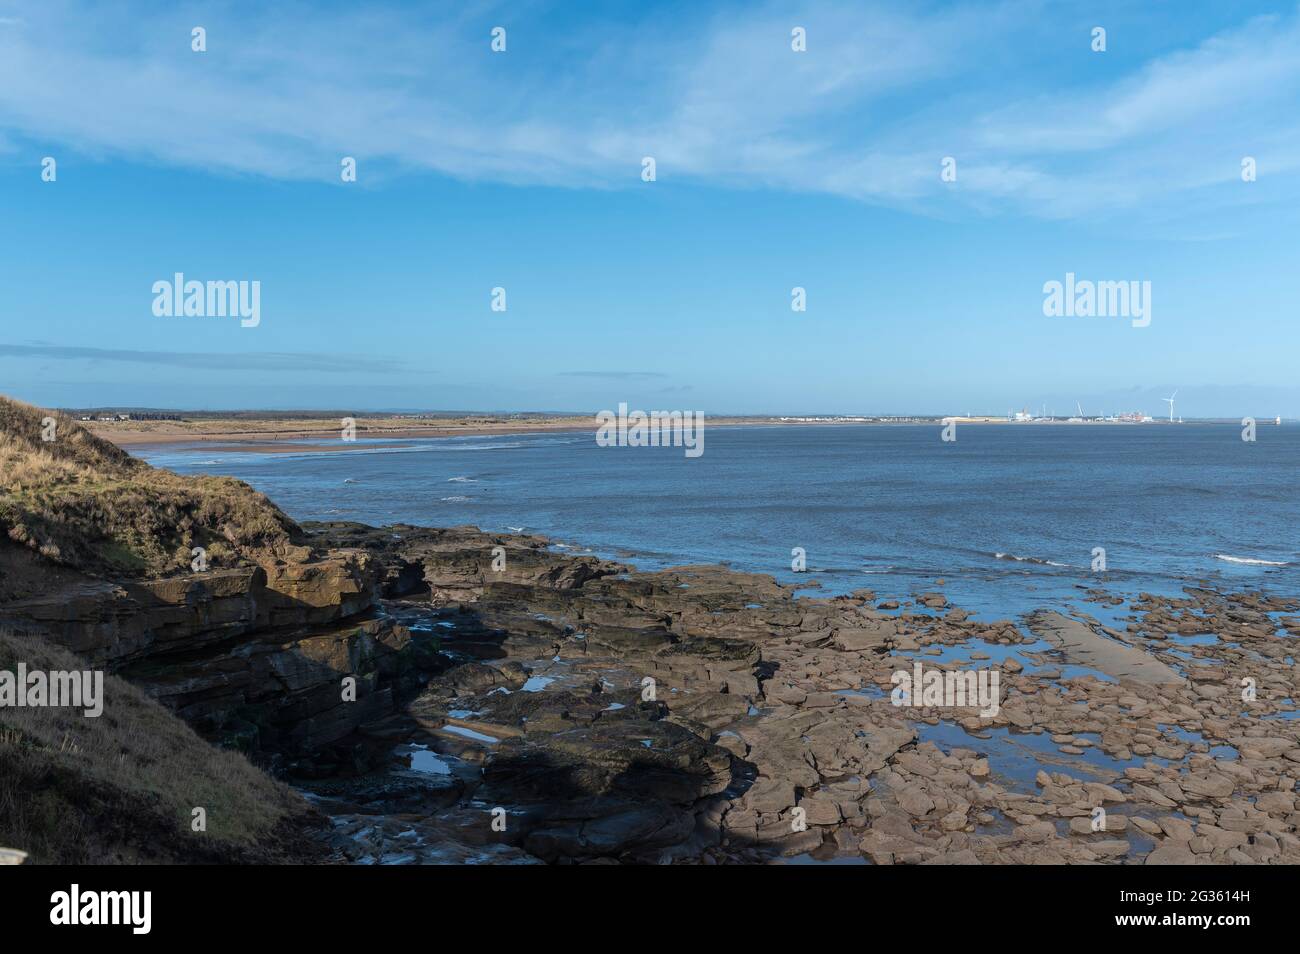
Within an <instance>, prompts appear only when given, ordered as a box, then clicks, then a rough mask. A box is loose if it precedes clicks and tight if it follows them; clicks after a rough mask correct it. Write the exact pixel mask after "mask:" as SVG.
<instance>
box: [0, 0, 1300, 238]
mask: <svg viewBox="0 0 1300 954" xmlns="http://www.w3.org/2000/svg"><path fill="white" fill-rule="evenodd" d="M146 9H147V12H142V10H141V7H140V5H139V4H130V5H125V4H117V5H105V4H99V3H95V4H91V3H80V2H73V0H51V2H48V3H45V4H42V5H40V6H37V7H34V8H32V7H27V6H24V7H23V8H22V16H21V17H19V16H16V15H14V16H10V15H8V14H9V11H6V10H3V9H0V13H3V14H5V15H4V16H3V17H0V137H3V136H4V134H6V133H7V134H8V136H9V137H10V138H16V137H22V138H24V139H27V140H29V141H35V142H40V143H50V144H58V145H62V146H65V147H68V148H73V149H77V150H82V151H85V152H88V153H90V154H93V155H102V156H106V157H124V158H128V159H137V160H147V161H155V162H162V163H169V164H176V165H180V166H185V167H196V168H202V169H208V170H215V171H222V172H231V173H240V174H255V175H261V176H268V177H275V178H287V179H304V178H305V179H321V180H335V181H337V177H338V168H339V166H338V164H339V159H340V158H341V157H342V156H344V155H351V156H355V157H357V159H358V162H359V163H360V164H361V170H362V176H363V178H367V177H369V178H374V177H375V176H380V175H383V176H387V175H394V174H402V173H403V172H410V171H430V172H436V173H440V174H444V175H449V176H453V177H457V178H461V179H466V180H475V181H494V182H504V183H512V184H543V185H557V186H570V187H601V188H613V187H620V186H624V185H625V186H628V187H633V186H635V185H637V184H639V179H638V175H639V172H640V160H641V157H642V156H643V155H653V156H655V157H656V159H657V162H658V166H659V177H660V179H661V180H665V181H667V180H672V179H677V180H682V179H685V180H689V181H695V182H701V183H706V184H712V185H720V186H723V187H729V188H778V189H785V190H792V191H798V192H820V193H828V194H832V195H839V196H845V197H848V198H852V199H856V200H861V201H867V202H873V203H880V204H889V205H897V206H903V207H909V208H914V209H917V210H921V211H938V210H943V211H944V212H945V214H946V213H947V212H949V211H951V210H952V208H953V207H954V202H956V203H960V204H962V205H965V206H968V207H970V208H974V209H977V210H979V211H982V212H998V211H1012V212H1015V213H1028V214H1033V215H1040V216H1045V217H1053V218H1076V217H1088V216H1097V215H1106V214H1110V213H1115V212H1117V211H1124V210H1141V211H1142V213H1143V214H1145V215H1149V216H1153V217H1159V215H1160V214H1161V211H1160V210H1161V208H1162V207H1163V208H1164V209H1165V210H1166V213H1169V214H1173V213H1176V214H1185V212H1186V209H1185V208H1182V206H1183V205H1185V203H1186V200H1187V198H1188V197H1190V196H1199V195H1200V194H1201V193H1203V192H1204V191H1205V190H1207V189H1214V188H1215V187H1225V186H1227V185H1229V184H1230V183H1232V182H1233V181H1234V180H1236V179H1237V178H1238V165H1237V163H1238V161H1239V157H1240V155H1244V154H1252V155H1257V156H1258V157H1259V160H1260V164H1261V170H1267V171H1268V172H1269V173H1270V174H1275V173H1278V172H1289V171H1293V170H1294V169H1295V167H1296V166H1297V164H1300V110H1297V109H1296V106H1297V104H1298V100H1300V95H1298V94H1300V16H1297V15H1296V14H1295V13H1292V14H1291V15H1290V16H1286V17H1261V18H1257V19H1254V20H1249V21H1246V22H1244V23H1242V24H1240V25H1239V26H1237V27H1236V28H1234V29H1231V30H1228V31H1225V32H1222V33H1220V34H1218V35H1215V36H1207V37H1205V38H1204V39H1203V40H1202V41H1201V42H1200V43H1199V44H1197V45H1193V46H1191V47H1189V48H1186V49H1182V50H1178V51H1176V52H1173V53H1170V54H1167V55H1164V56H1161V57H1158V58H1155V59H1152V60H1150V61H1148V62H1146V63H1143V64H1140V65H1139V66H1137V67H1135V68H1134V69H1132V70H1131V71H1130V72H1128V73H1127V74H1123V75H1117V74H1114V73H1109V72H1105V71H1102V70H1098V73H1097V76H1098V77H1099V78H1098V79H1097V80H1096V81H1094V82H1081V81H1079V80H1078V79H1077V78H1076V79H1075V80H1073V81H1072V82H1070V85H1068V86H1067V85H1066V83H1067V81H1065V80H1059V81H1058V84H1059V85H1060V86H1061V88H1052V87H1051V86H1047V87H1044V86H1043V85H1042V82H1041V80H1042V78H1043V77H1042V71H1041V68H1040V69H1039V70H1038V72H1037V73H1035V72H1033V66H1032V64H1028V65H1026V64H1020V65H1019V66H1020V67H1022V68H1023V70H1025V71H1028V72H1024V73H1021V74H1017V73H1015V71H1014V68H1016V67H1017V64H1015V63H1012V64H1011V68H1010V69H1011V73H1010V75H1009V77H1004V78H1003V79H1002V80H1001V81H994V80H992V79H990V77H989V71H988V69H987V67H988V64H989V62H990V57H992V56H995V55H997V56H1008V55H1009V54H1007V53H1006V51H1007V50H1009V49H1016V48H1019V49H1022V50H1023V49H1025V48H1027V47H1031V46H1032V45H1033V44H1034V43H1035V42H1036V38H1035V35H1034V32H1033V31H1034V30H1041V29H1043V22H1042V12H1041V10H1040V9H1039V8H1038V6H1037V5H1034V4H1020V3H1012V2H1007V3H1003V4H996V5H990V4H979V5H970V4H956V5H949V6H945V7H937V6H932V5H927V4H916V5H912V4H897V3H852V4H850V3H838V2H811V3H805V4H800V5H796V6H793V7H791V6H789V5H786V4H781V5H776V4H774V5H772V6H769V7H765V8H752V7H748V6H746V7H741V6H727V7H725V8H721V9H716V8H715V9H713V10H712V11H711V12H708V13H694V12H691V10H692V8H682V10H683V11H686V12H680V13H675V14H673V15H671V16H656V15H653V14H652V13H647V14H646V15H645V16H644V18H643V19H642V20H640V21H638V22H636V23H614V22H604V21H602V22H589V23H586V24H583V25H572V24H570V25H565V26H564V27H561V28H550V27H548V25H547V21H546V18H545V17H540V16H538V11H537V9H536V8H534V7H533V6H531V5H529V6H525V7H523V8H519V7H518V6H517V5H509V6H504V5H503V6H497V5H492V4H468V5H458V6H456V7H454V8H453V7H451V6H448V5H442V4H440V5H437V6H436V7H428V8H415V9H413V8H411V7H408V6H395V7H389V8H374V7H366V8H364V9H354V8H352V7H350V6H339V7H335V6H332V5H330V6H323V7H312V6H308V5H303V4H290V5H283V4H276V5H267V6H262V5H251V4H250V5H247V6H241V5H233V6H222V7H216V8H213V7H209V6H206V5H197V6H193V7H186V6H180V7H177V6H173V5H166V6H162V5H159V6H157V7H150V8H146ZM496 23H503V24H505V25H506V26H507V28H508V31H509V52H507V53H506V54H503V55H496V54H492V53H491V52H490V51H489V49H488V29H489V28H490V26H492V25H494V24H496ZM194 25H203V26H204V27H206V28H207V31H208V52H206V53H202V54H198V53H193V52H191V51H190V48H189V31H190V28H191V27H192V26H194ZM792 25H801V26H804V27H806V29H807V31H808V37H809V41H808V42H809V51H808V52H807V53H802V54H796V53H793V52H791V50H790V46H789V35H790V28H791V26H792ZM1080 42H1083V41H1082V40H1081V41H1080ZM1017 44H1019V46H1017ZM994 51H998V52H996V53H995V52H994ZM1101 77H1109V78H1107V79H1101ZM944 156H954V157H955V158H957V160H958V168H959V177H958V182H957V183H954V184H944V183H942V182H941V181H940V179H939V162H940V160H941V158H942V157H944ZM1285 188H1287V189H1290V190H1292V191H1294V187H1290V186H1287V187H1285ZM1276 195H1277V194H1276V193H1274V194H1273V196H1274V198H1276ZM1254 199H1255V197H1253V196H1251V195H1249V194H1248V192H1247V191H1246V190H1241V189H1237V190H1235V192H1231V193H1230V194H1229V193H1227V192H1225V193H1224V194H1223V195H1218V196H1215V197H1213V198H1210V199H1208V200H1206V201H1208V203H1209V204H1211V205H1213V206H1215V207H1218V208H1221V207H1222V206H1224V205H1235V204H1244V203H1248V202H1250V201H1252V200H1254Z"/></svg>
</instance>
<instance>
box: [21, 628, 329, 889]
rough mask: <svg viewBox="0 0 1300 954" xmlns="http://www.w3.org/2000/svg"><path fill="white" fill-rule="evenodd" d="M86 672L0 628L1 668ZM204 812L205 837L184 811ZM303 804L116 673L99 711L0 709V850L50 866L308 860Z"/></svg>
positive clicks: (73, 660) (74, 661) (71, 659)
mask: <svg viewBox="0 0 1300 954" xmlns="http://www.w3.org/2000/svg"><path fill="white" fill-rule="evenodd" d="M18 661H23V662H26V663H27V665H28V668H29V669H39V670H83V669H85V663H84V662H83V661H81V660H79V659H78V658H77V657H76V656H74V655H72V654H71V653H68V652H66V651H64V650H62V649H59V648H57V647H53V646H50V645H48V644H46V643H45V642H43V641H41V640H39V639H35V638H30V637H22V636H16V635H14V634H12V633H6V632H3V631H0V669H8V670H10V671H12V670H13V669H14V667H15V665H16V663H17V662H18ZM196 807H202V808H204V809H206V811H207V831H206V832H194V831H192V830H191V825H190V822H191V818H192V815H191V812H192V810H193V809H194V808H196ZM310 817H311V815H310V808H309V807H308V806H307V804H306V803H305V802H304V801H303V800H302V799H301V798H300V797H298V796H297V795H296V794H294V793H293V792H292V791H291V790H289V789H288V788H286V787H285V786H283V785H281V784H280V783H278V782H275V781H273V780H272V779H270V778H269V777H268V776H266V775H264V774H263V773H262V772H260V771H258V770H257V769H256V768H254V767H253V766H252V765H250V764H249V763H248V761H247V760H246V759H245V758H244V757H243V756H242V755H239V754H238V753H235V752H229V751H222V750H219V749H216V748H213V747H212V746H211V745H209V744H208V743H207V742H204V741H203V740H202V739H200V738H199V737H198V736H197V735H195V733H194V731H193V730H192V729H190V728H189V726H187V725H186V724H185V723H184V722H182V721H181V720H180V719H178V718H176V717H175V716H174V715H172V714H171V713H169V712H168V711H167V710H166V709H164V708H163V707H162V706H161V705H159V704H158V703H156V702H154V701H153V700H152V699H149V698H148V697H147V696H145V695H144V693H142V692H140V691H139V690H137V689H135V688H134V687H132V686H130V685H129V684H127V683H126V682H124V681H122V680H121V679H118V678H117V677H115V676H106V677H105V679H104V711H103V714H102V715H100V716H99V717H98V718H93V719H92V718H86V717H85V716H83V715H82V711H81V710H80V709H68V708H48V707H47V708H16V707H5V708H0V845H3V846H4V847H7V848H17V849H20V850H22V851H27V852H30V853H31V855H32V860H33V861H37V862H46V863H55V864H115V863H135V862H187V861H198V862H216V863H222V862H225V863H229V862H241V861H242V862H272V861H285V860H307V859H310V858H312V857H314V854H315V852H314V850H313V849H312V848H311V847H310V846H311V843H310V842H309V841H308V840H307V839H306V837H305V836H304V835H303V834H302V832H303V831H304V825H305V823H306V822H307V821H308V819H309V818H310Z"/></svg>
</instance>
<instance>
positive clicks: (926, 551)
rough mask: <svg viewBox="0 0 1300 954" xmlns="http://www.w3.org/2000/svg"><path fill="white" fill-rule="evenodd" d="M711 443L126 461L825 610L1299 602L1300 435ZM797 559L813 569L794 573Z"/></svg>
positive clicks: (1021, 433)
mask: <svg viewBox="0 0 1300 954" xmlns="http://www.w3.org/2000/svg"><path fill="white" fill-rule="evenodd" d="M706 435H707V436H706V440H705V453H704V455H703V456H702V457H699V458H696V459H687V458H686V457H685V456H684V454H683V451H682V449H681V448H628V447H598V446H597V445H596V443H595V441H594V431H592V432H584V433H574V434H540V435H533V436H518V435H503V436H499V437H462V438H449V439H438V440H419V441H409V442H401V443H402V446H401V447H399V448H391V447H389V448H373V449H358V450H348V451H340V452H336V453H311V454H255V453H230V452H214V451H213V450H212V449H211V448H210V447H208V448H205V447H202V446H198V447H194V448H177V447H169V448H165V449H151V450H144V451H141V452H140V456H143V457H145V458H146V459H148V460H149V461H150V462H151V463H154V464H157V465H159V466H164V467H169V468H172V469H174V470H177V471H180V472H182V473H196V472H206V473H214V474H230V475H233V476H236V477H239V478H241V479H243V480H246V481H248V482H249V483H250V484H252V485H253V486H254V487H256V488H258V489H259V490H262V491H263V492H265V493H266V494H268V495H269V496H270V497H271V498H272V499H273V500H275V501H276V502H277V503H278V504H279V505H280V506H281V507H282V508H284V509H285V510H286V511H287V512H288V513H289V514H290V515H292V516H293V517H295V518H297V519H301V520H311V519H317V520H330V519H342V520H359V521H363V522H366V523H372V524H382V523H391V522H398V521H401V522H407V523H415V524H428V525H434V526H450V525H454V524H476V525H478V526H480V527H483V528H485V529H490V530H495V531H503V532H504V531H506V530H507V528H510V527H515V528H518V527H523V528H525V529H526V530H527V531H529V532H533V533H541V534H545V535H547V536H550V537H552V538H553V539H555V540H556V541H560V542H564V543H567V544H569V545H571V546H573V547H574V548H575V549H579V550H585V549H590V550H591V551H593V552H595V553H598V554H600V555H604V556H613V557H618V558H622V559H626V560H630V561H632V562H635V563H637V564H638V565H640V566H643V567H656V566H663V565H670V564H674V563H683V562H727V563H730V564H731V565H732V566H735V567H736V568H738V569H747V570H756V571H761V572H766V573H771V574H774V575H775V576H777V577H778V578H779V579H782V580H784V581H787V582H805V583H806V582H809V581H812V580H816V581H819V582H820V583H821V586H822V588H823V589H824V590H825V591H828V592H845V591H848V590H851V589H856V588H859V587H870V588H873V589H875V590H876V591H877V592H878V593H880V594H881V595H895V596H907V595H909V594H911V593H914V592H918V591H920V590H923V589H933V588H934V581H935V580H936V579H938V578H940V577H942V578H943V579H944V580H945V581H946V585H945V586H944V590H945V592H946V593H947V594H948V595H949V596H950V598H952V599H953V600H954V601H956V602H957V603H958V604H959V605H962V606H964V607H966V608H968V609H972V610H975V611H978V612H980V613H981V614H984V615H991V616H1008V615H1012V614H1013V613H1018V612H1022V611H1024V610H1026V609H1029V608H1032V607H1033V606H1036V605H1044V604H1048V603H1061V602H1063V601H1065V600H1066V599H1069V598H1072V597H1077V596H1078V595H1079V593H1080V590H1079V588H1078V587H1077V585H1076V584H1079V583H1093V582H1096V580H1097V578H1096V577H1094V576H1092V575H1091V574H1090V572H1089V564H1090V562H1091V559H1092V549H1093V548H1094V547H1104V548H1105V550H1106V559H1107V563H1108V568H1109V570H1110V573H1109V574H1108V577H1107V579H1108V582H1107V586H1108V587H1109V588H1111V589H1112V590H1114V591H1116V592H1119V593H1133V592H1136V591H1138V590H1143V589H1145V590H1152V591H1160V592H1169V593H1176V592H1177V591H1178V589H1179V588H1180V587H1181V586H1182V585H1184V584H1186V583H1188V582H1197V581H1209V582H1211V583H1212V584H1213V585H1219V586H1223V585H1227V586H1233V587H1260V588H1264V589H1268V590H1273V591H1277V592H1282V593H1287V594H1295V593H1297V592H1300V586H1297V583H1298V582H1300V578H1298V577H1300V569H1298V568H1297V567H1298V564H1300V542H1298V541H1297V528H1300V500H1298V499H1297V494H1296V476H1297V474H1300V428H1296V427H1288V426H1286V425H1283V426H1282V427H1274V426H1267V427H1264V426H1261V427H1260V429H1259V432H1258V435H1259V436H1258V440H1257V441H1256V442H1255V443H1245V442H1243V441H1242V440H1241V437H1240V428H1238V427H1235V426H1228V425H1197V424H1184V425H1178V426H1153V425H1146V426H1109V427H1103V426H1077V427H1070V426H1040V425H1021V426H1013V425H980V426H976V425H968V426H964V427H963V426H959V428H958V440H957V441H956V442H955V443H943V442H942V441H940V439H939V427H938V426H926V425H917V426H874V427H862V426H842V427H840V426H789V427H735V428H721V427H720V428H712V429H709V430H708V431H707V432H706ZM359 443H364V442H359ZM383 443H385V444H392V443H394V442H392V441H384V442H383ZM794 547H802V548H804V550H806V552H807V565H808V569H809V571H810V572H809V573H807V574H795V573H792V572H791V570H790V562H791V549H792V548H794ZM999 554H1001V556H999ZM1222 557H1233V558H1235V559H1237V560H1249V561H1269V562H1271V563H1277V564H1286V565H1282V566H1269V565H1266V564H1264V563H1245V562H1232V561H1228V560H1225V559H1222ZM1088 608H1089V610H1090V611H1093V612H1096V607H1095V606H1093V605H1092V604H1089V605H1088Z"/></svg>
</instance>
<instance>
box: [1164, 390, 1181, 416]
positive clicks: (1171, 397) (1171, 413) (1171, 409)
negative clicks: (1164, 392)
mask: <svg viewBox="0 0 1300 954" xmlns="http://www.w3.org/2000/svg"><path fill="white" fill-rule="evenodd" d="M1176 397H1178V389H1177V388H1174V393H1173V394H1171V395H1169V397H1167V398H1161V399H1160V400H1162V401H1168V402H1169V423H1170V424H1172V423H1173V422H1174V398H1176Z"/></svg>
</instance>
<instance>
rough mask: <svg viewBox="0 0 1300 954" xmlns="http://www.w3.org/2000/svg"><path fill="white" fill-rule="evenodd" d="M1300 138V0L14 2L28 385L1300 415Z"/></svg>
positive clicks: (583, 405)
mask: <svg viewBox="0 0 1300 954" xmlns="http://www.w3.org/2000/svg"><path fill="white" fill-rule="evenodd" d="M195 26H202V27H204V28H205V29H206V31H207V51H206V52H202V53H196V52H194V51H193V50H192V49H191V29H192V28H193V27H195ZM495 26H502V27H504V28H505V29H506V38H507V47H506V51H505V52H504V53H494V52H492V50H491V49H490V41H491V36H490V34H491V31H492V29H493V27H495ZM1097 26H1101V27H1104V28H1105V30H1106V50H1105V52H1094V51H1093V50H1092V48H1091V46H1092V30H1093V28H1094V27H1097ZM794 27H803V28H804V29H805V30H806V34H807V50H806V52H802V53H796V52H794V51H793V50H791V41H790V36H791V30H792V29H793V28H794ZM1298 107H1300V9H1298V8H1297V6H1296V5H1295V3H1262V2H1261V3H1234V4H1222V3H1183V2H1179V3H1174V2H1168V3H1164V2H1153V3H1143V4H1131V3H1097V4H1078V3H1050V2H1037V3H1035V2H1008V3H923V2H917V3H897V2H894V3H881V4H874V3H869V2H868V3H862V2H857V3H842V4H841V3H780V4H771V5H769V6H763V5H761V4H753V3H746V4H731V3H699V2H697V3H680V4H677V3H603V4H595V3H591V4H587V3H584V4H572V3H570V4H558V3H557V4H544V3H528V2H523V3H520V2H513V3H500V4H494V3H466V2H463V0H462V2H456V3H427V4H414V3H407V4H395V5H391V6H390V5H382V4H351V3H349V4H342V3H337V4H336V3H315V4H278V3H277V4H274V5H269V4H260V3H258V4H240V3H226V4H194V5H188V4H184V3H181V4H175V3H167V4H150V3H131V4H113V3H94V4H91V3H84V4H83V3H69V2H59V0H51V2H41V3H10V2H3V0H0V236H3V248H4V254H3V255H2V256H0V288H3V291H4V296H3V300H0V392H3V393H8V394H12V395H14V396H17V397H21V398H23V399H26V400H30V401H33V402H37V403H40V404H46V405H59V406H86V405H134V406H165V407H193V408H198V407H207V408H248V407H283V408H290V407H292V408H304V407H322V408H330V409H340V408H348V409H356V410H368V409H381V408H428V409H493V410H520V409H547V410H578V411H591V410H596V409H601V408H612V407H615V406H616V405H617V404H618V403H619V402H620V401H627V402H629V403H630V404H632V405H633V406H642V407H647V408H650V407H654V408H677V409H700V410H704V411H707V412H710V413H729V412H734V413H835V412H842V413H873V412H881V413H903V412H917V413H964V412H967V411H971V412H975V413H981V412H984V413H1005V412H1006V411H1007V410H1008V409H1009V408H1013V407H1014V408H1019V407H1022V406H1026V405H1028V406H1031V407H1034V408H1038V407H1041V406H1042V405H1043V404H1044V403H1046V404H1048V405H1049V406H1051V407H1052V408H1053V409H1054V410H1057V411H1060V412H1065V411H1067V410H1072V409H1073V407H1074V404H1075V402H1076V401H1080V402H1082V404H1083V406H1084V410H1085V411H1086V412H1088V413H1095V412H1098V411H1107V412H1114V411H1121V410H1128V409H1140V410H1145V411H1147V412H1149V413H1153V414H1154V413H1159V411H1160V409H1161V408H1162V407H1164V405H1163V404H1162V403H1161V402H1160V401H1159V398H1160V397H1161V396H1163V395H1166V394H1169V393H1170V392H1171V391H1172V389H1174V388H1178V389H1179V410H1180V412H1181V413H1183V414H1187V415H1225V416H1227V415H1244V414H1253V415H1259V416H1272V415H1274V414H1282V415H1285V416H1300V387H1298V386H1297V375H1296V365H1297V361H1296V358H1297V354H1300V348H1298V346H1300V323H1297V321H1296V318H1295V312H1296V309H1297V304H1296V296H1295V294H1294V289H1293V284H1294V276H1296V275H1298V274H1300V261H1297V259H1298V258H1300V253H1298V252H1297V249H1298V248H1300V246H1298V244H1297V241H1296V235H1297V224H1298V223H1297V219H1298V218H1300V215H1298V214H1297V210H1298V209H1300V205H1298V204H1297V200H1298V199H1300V188H1298V187H1297V173H1300V108H1298ZM47 156H49V157H53V158H55V160H56V161H57V178H56V179H55V181H53V182H46V181H42V178H41V169H42V160H43V158H44V157H47ZM344 156H351V157H355V159H356V161H357V173H358V175H357V181H356V182H346V183H345V182H343V181H341V179H340V174H339V172H340V161H341V159H342V157H344ZM644 156H653V157H655V160H656V163H657V179H656V181H654V182H644V181H642V178H641V171H642V158H643V157H644ZM947 156H951V157H953V158H955V159H956V163H957V167H956V168H957V178H956V181H952V182H944V181H942V180H941V176H940V170H941V162H942V160H943V158H944V157H947ZM1244 157H1252V158H1253V159H1254V160H1255V162H1256V165H1257V170H1258V171H1257V179H1256V181H1253V182H1244V181H1243V180H1242V175H1241V163H1242V159H1243V158H1244ZM176 272H183V273H184V274H185V276H186V277H187V278H189V279H197V280H201V281H207V280H247V281H253V280H255V281H259V282H260V283H261V322H260V324H259V325H258V326H257V327H255V328H244V327H241V326H240V323H239V322H238V320H232V319H228V318H200V317H188V318H185V317H181V318H176V317H172V318H167V317H157V316H155V315H154V314H153V311H152V307H151V306H152V303H153V297H154V296H153V293H152V290H151V289H152V286H153V283H154V282H156V281H159V280H170V279H171V277H172V275H173V274H174V273H176ZM1067 272H1073V273H1075V274H1076V275H1078V276H1079V277H1080V278H1081V279H1092V280H1098V281H1130V280H1132V281H1150V282H1151V288H1152V302H1151V319H1152V320H1151V324H1150V325H1149V327H1145V328H1135V327H1133V326H1132V324H1131V322H1130V321H1129V320H1127V319H1124V318H1090V319H1089V318H1049V317H1046V316H1044V314H1043V308H1042V304H1043V297H1044V296H1043V285H1044V283H1045V282H1048V281H1052V280H1058V281H1059V280H1064V277H1065V274H1066V273H1067ZM497 286H500V287H504V288H505V289H506V294H507V310H506V311H505V312H494V311H492V310H491V308H490V307H489V305H490V300H491V290H492V289H493V288H494V287H497ZM795 286H801V287H804V288H806V289H807V296H808V309H807V311H806V312H803V313H797V312H792V311H791V308H790V294H791V289H792V288H793V287H795Z"/></svg>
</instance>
